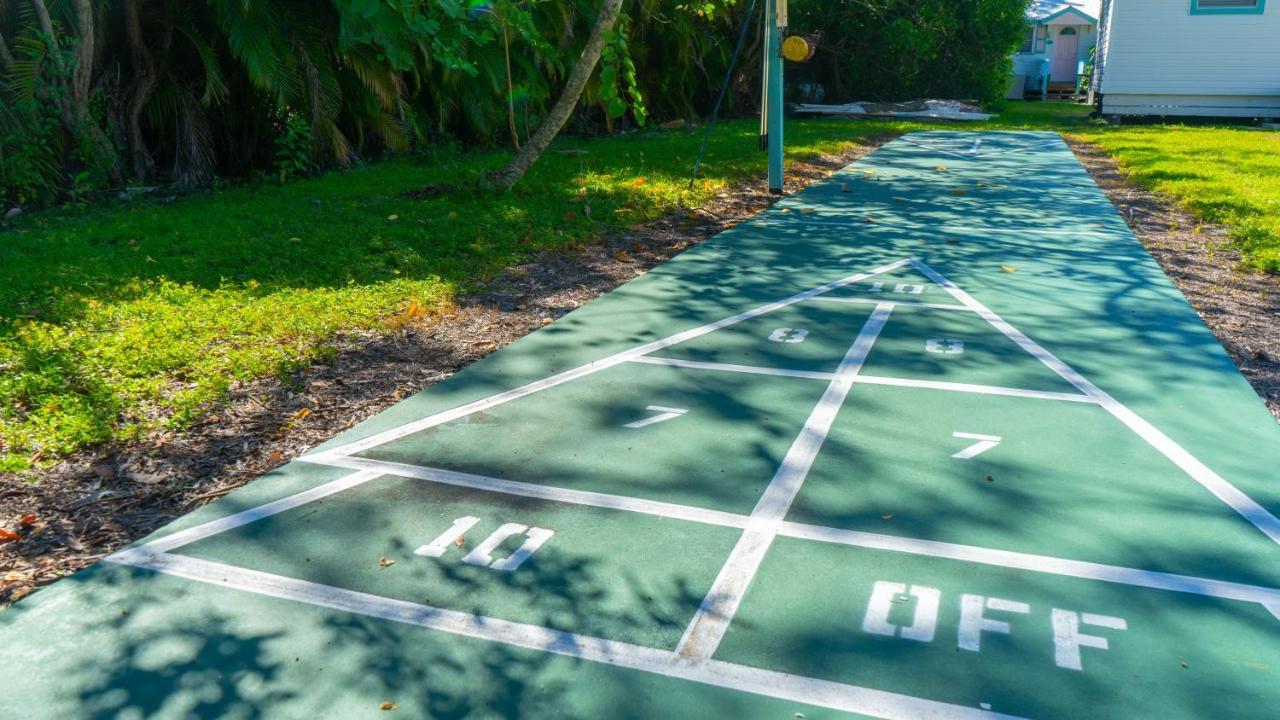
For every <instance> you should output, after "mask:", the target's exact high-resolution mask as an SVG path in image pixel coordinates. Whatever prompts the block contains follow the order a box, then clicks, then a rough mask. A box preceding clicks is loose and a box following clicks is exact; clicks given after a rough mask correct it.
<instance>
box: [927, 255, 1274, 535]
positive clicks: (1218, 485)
mask: <svg viewBox="0 0 1280 720" xmlns="http://www.w3.org/2000/svg"><path fill="white" fill-rule="evenodd" d="M911 264H912V265H914V266H915V268H916V269H917V270H919V271H920V272H922V273H924V274H925V275H927V276H928V277H929V279H930V280H933V281H934V282H936V283H938V284H939V285H941V286H942V287H943V288H945V289H946V291H947V292H949V293H951V296H952V297H954V298H955V299H957V300H959V301H960V302H962V303H964V304H965V305H966V306H968V307H969V308H971V309H972V310H973V311H974V312H976V313H978V314H979V315H981V316H982V317H983V319H985V320H986V321H987V322H989V323H991V325H993V326H994V327H995V328H996V329H997V330H999V331H1000V332H1002V333H1004V335H1005V337H1007V338H1009V339H1010V340H1012V341H1014V342H1015V343H1017V344H1018V345H1019V346H1020V347H1021V348H1022V349H1023V350H1026V351H1027V352H1028V353H1030V354H1031V355H1033V356H1034V357H1035V358H1036V359H1037V360H1039V361H1040V362H1042V363H1044V364H1045V365H1046V366H1047V367H1048V368H1049V369H1050V370H1053V371H1054V372H1056V373H1057V374H1058V375H1059V376H1061V377H1062V379H1064V380H1066V381H1067V382H1069V383H1071V384H1072V385H1074V386H1075V387H1076V389H1078V390H1079V391H1080V392H1082V393H1084V394H1085V395H1088V396H1089V397H1091V398H1093V400H1094V401H1095V402H1097V403H1098V404H1099V405H1101V406H1102V407H1103V408H1105V409H1106V411H1107V412H1109V413H1111V414H1112V415H1113V416H1115V418H1116V419H1117V420H1119V421H1120V422H1122V423H1124V424H1125V425H1127V426H1129V429H1130V430H1133V431H1134V432H1135V433H1137V434H1138V436H1139V437H1141V438H1142V439H1143V440H1146V441H1147V443H1148V444H1150V445H1151V446H1152V447H1154V448H1155V449H1156V450H1158V451H1160V453H1161V454H1163V455H1164V456H1165V457H1167V458H1169V459H1170V460H1172V461H1173V463H1174V464H1175V465H1177V466H1178V467H1180V468H1182V470H1183V472H1185V473H1187V474H1188V475H1190V476H1191V478H1192V479H1194V480H1195V481H1196V482H1198V483H1200V484H1201V485H1202V486H1204V488H1205V489H1206V490H1208V491H1209V492H1211V493H1213V494H1214V495H1216V496H1217V497H1218V499H1219V500H1221V501H1222V502H1224V503H1226V504H1227V505H1228V506H1229V507H1230V508H1231V509H1233V510H1235V511H1236V512H1237V513H1239V514H1240V516H1241V517H1243V518H1244V519H1245V520H1248V521H1249V522H1250V523H1252V524H1253V526H1254V527H1256V528H1258V529H1259V530H1261V531H1262V533H1263V534H1264V535H1266V536H1267V537H1269V538H1271V540H1272V542H1275V543H1277V544H1280V519H1277V518H1276V516H1275V515H1272V514H1271V513H1270V512H1268V511H1267V509H1266V508H1264V507H1262V506H1261V505H1259V504H1258V503H1257V502H1255V501H1254V500H1253V498H1250V497H1249V496H1248V495H1246V494H1244V493H1243V492H1242V491H1241V490H1240V489H1239V488H1237V487H1236V486H1234V485H1232V484H1231V483H1229V482H1227V481H1226V480H1225V479H1224V478H1223V477H1221V476H1220V475H1218V474H1217V473H1215V472H1214V471H1212V470H1210V469H1209V468H1208V467H1207V466H1206V465H1205V464H1204V463H1202V462H1200V461H1199V460H1197V459H1196V458H1195V457H1194V456H1192V455H1191V453H1189V452H1187V451H1186V450H1185V449H1183V447H1182V446H1181V445H1178V444H1177V443H1176V442H1174V441H1173V439H1172V438H1170V437H1169V436H1167V435H1165V434H1164V433H1163V432H1160V430H1159V429H1157V428H1156V427H1155V426H1154V425H1152V424H1151V423H1149V422H1147V421H1146V420H1143V419H1142V418H1141V417H1139V416H1138V414H1137V413H1135V412H1133V411H1132V410H1130V409H1129V408H1128V407H1125V406H1124V405H1123V404H1121V403H1120V401H1118V400H1116V399H1115V398H1113V397H1111V395H1109V394H1108V393H1106V392H1105V391H1103V390H1102V389H1101V388H1099V387H1098V386H1097V385H1094V384H1093V383H1092V382H1090V381H1089V380H1088V379H1086V378H1085V377H1084V376H1083V375H1081V374H1080V373H1078V372H1076V371H1075V370H1074V369H1073V368H1072V367H1071V366H1070V365H1067V364H1066V363H1064V362H1063V361H1062V360H1059V359H1058V357H1057V356H1056V355H1054V354H1053V353H1051V352H1049V351H1048V350H1046V349H1044V348H1043V347H1041V346H1040V344H1039V343H1037V342H1036V341H1034V340H1032V339H1031V338H1029V337H1027V336H1026V335H1024V334H1023V333H1022V331H1020V330H1018V329H1017V328H1015V327H1014V326H1012V325H1010V324H1009V323H1008V322H1006V321H1005V320H1004V319H1003V318H1001V317H1000V316H999V315H997V314H996V313H994V312H992V311H991V310H990V309H989V308H987V306H985V305H983V304H982V303H980V302H978V301H977V300H976V299H974V298H973V296H971V295H969V293H967V292H965V291H964V290H961V289H960V288H959V287H957V286H956V285H955V284H954V283H952V282H951V281H950V280H948V279H946V278H945V277H943V276H942V275H941V274H939V273H938V272H937V271H936V270H934V269H933V268H931V267H929V266H928V265H926V264H924V263H923V262H921V261H919V260H916V259H912V260H911Z"/></svg>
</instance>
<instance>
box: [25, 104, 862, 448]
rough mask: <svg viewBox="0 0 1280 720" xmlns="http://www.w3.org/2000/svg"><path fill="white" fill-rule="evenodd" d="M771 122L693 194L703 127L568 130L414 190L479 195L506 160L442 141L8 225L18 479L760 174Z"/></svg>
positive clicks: (808, 134)
mask: <svg viewBox="0 0 1280 720" xmlns="http://www.w3.org/2000/svg"><path fill="white" fill-rule="evenodd" d="M754 127H755V126H754V124H753V123H752V122H749V121H748V122H736V123H729V124H727V125H726V126H724V127H722V128H721V129H720V130H719V131H718V132H717V135H716V137H715V138H714V141H713V143H712V147H711V156H710V163H709V165H708V167H707V170H706V177H705V179H702V180H700V181H699V183H698V185H697V186H696V187H695V188H693V189H692V190H691V189H689V187H688V172H689V162H690V159H691V158H692V157H693V155H694V153H695V152H696V150H697V145H698V142H699V140H700V137H699V136H698V135H697V134H694V133H687V132H663V131H654V130H647V131H644V132H642V133H634V134H630V135H626V136H619V137H613V138H608V139H604V140H598V141H589V142H585V141H580V140H568V139H566V140H564V141H562V142H561V147H562V149H575V150H582V151H583V152H584V153H585V154H577V153H574V154H567V153H549V154H548V155H547V156H546V157H544V158H543V160H542V161H541V162H539V163H538V164H537V165H535V166H534V168H533V169H532V170H531V171H530V173H529V175H528V176H527V177H526V182H524V183H521V184H520V185H518V186H517V187H516V188H515V189H514V190H513V191H512V192H509V193H506V194H504V195H501V196H495V195H488V194H480V195H477V194H474V193H471V192H469V191H465V190H461V189H459V190H457V191H455V192H452V193H449V194H446V195H442V196H439V197H432V198H429V199H417V200H411V199H406V198H405V197H403V195H404V193H406V192H409V191H412V190H414V189H416V188H420V187H422V186H423V184H424V183H425V184H439V185H446V186H452V187H457V188H466V187H471V181H472V180H475V179H478V178H480V177H482V176H483V175H484V174H485V173H488V172H491V171H493V170H496V169H497V168H498V167H501V165H502V163H503V162H504V160H505V159H506V154H505V153H503V152H459V151H456V150H452V151H450V150H446V149H434V150H432V151H431V152H429V153H424V154H423V156H422V157H420V158H416V157H409V156H405V157H401V158H398V159H393V160H390V161H386V162H382V163H374V164H371V165H368V166H363V167H360V168H356V169H352V170H348V171H344V172H336V173H329V174H325V175H320V176H316V177H307V178H301V179H297V180H295V181H293V182H290V183H288V184H285V185H275V184H270V185H262V186H257V187H242V188H233V189H229V190H224V191H221V192H218V193H215V194H212V195H193V196H188V197H184V198H181V199H179V200H178V201H176V202H173V203H167V204H166V203H146V202H140V203H138V204H137V205H134V206H129V207H123V208H120V207H116V208H109V207H104V206H101V205H88V206H84V207H77V206H65V207H63V208H61V209H59V210H57V211H51V212H45V213H34V214H31V215H29V216H24V218H22V219H21V220H20V221H19V222H18V224H17V226H15V227H13V228H11V229H9V230H7V231H2V234H0V471H3V470H6V469H7V470H16V469H20V468H22V467H26V466H28V465H30V464H33V463H34V464H41V463H43V462H48V461H55V460H56V458H57V457H59V456H60V455H62V454H65V453H67V452H70V451H73V450H75V449H78V448H81V447H84V446H86V445H90V444H93V443H97V442H101V441H103V440H106V439H111V438H122V437H123V438H129V437H138V436H144V435H146V434H148V433H153V432H157V431H162V430H164V429H166V428H177V427H182V426H183V425H185V424H186V423H188V422H190V421H191V420H192V419H194V418H197V417H199V416H200V415H201V414H202V413H203V412H205V411H206V409H207V408H208V407H209V406H210V404H211V403H215V402H217V401H218V399H219V398H220V397H222V395H223V394H224V393H225V391H226V389H227V388H228V386H229V384H230V383H231V382H235V381H237V380H247V379H251V378H254V377H261V376H264V375H271V374H275V373H279V372H282V371H286V370H289V369H291V368H295V367H297V366H298V365H299V364H305V363H307V362H309V361H311V360H313V359H315V358H317V357H322V356H323V355H324V354H325V353H326V352H327V348H328V347H329V346H328V342H329V341H330V340H331V338H332V337H333V335H334V334H335V333H337V332H341V331H352V330H382V329H386V328H387V327H388V325H389V324H391V325H394V324H395V323H396V320H397V318H399V317H400V316H402V315H403V314H404V310H405V308H407V307H409V306H410V304H411V303H417V304H418V306H419V307H421V308H423V309H425V310H426V311H427V312H428V313H429V314H434V313H441V312H446V311H447V309H448V308H449V306H450V304H451V301H452V300H453V299H454V298H456V297H457V296H458V294H459V293H462V292H466V291H468V290H471V289H473V288H475V287H476V286H477V284H478V283H481V282H484V281H485V279H486V278H490V277H492V276H493V274H494V273H496V272H498V271H499V270H501V269H502V268H504V267H509V266H511V265H513V264H518V263H520V262H523V261H526V260H527V259H529V258H531V257H534V256H536V255H537V254H538V253H539V252H541V251H543V250H548V249H565V248H572V247H578V246H581V245H582V244H585V243H590V242H593V241H595V240H597V239H598V238H599V237H601V236H602V235H605V234H607V233H613V232H617V231H618V230H619V229H621V228H624V227H626V226H629V225H631V224H632V223H636V222H642V221H644V220H648V219H651V218H653V217H655V216H657V215H659V214H662V213H665V212H669V211H671V210H673V209H675V208H678V207H681V206H687V205H691V204H697V203H700V202H703V201H705V200H707V199H708V198H710V197H712V196H714V195H715V194H717V193H719V192H722V191H723V190H724V188H725V186H726V184H727V183H729V182H732V181H736V180H738V179H740V178H743V177H745V176H746V175H748V174H751V173H757V172H759V171H760V169H761V165H762V163H763V162H764V157H763V156H762V155H761V154H760V153H759V152H758V151H757V150H756V147H755V143H754V142H753V137H754V132H755V129H754ZM870 127H872V126H868V128H870ZM848 128H849V126H848V125H847V124H846V123H837V122H831V123H820V124H816V125H805V126H798V127H797V128H796V129H795V131H794V132H793V133H792V135H791V140H792V142H793V143H794V144H793V145H792V150H793V152H794V153H795V154H796V155H800V156H803V155H811V154H817V153H824V152H832V151H834V150H837V149H839V148H840V147H842V146H843V145H845V144H846V143H847V140H846V137H847V136H848V134H849V133H848ZM879 129H880V130H881V131H883V127H880V128H879ZM641 177H642V178H644V181H643V182H637V178H641ZM587 205H589V206H590V208H591V211H590V214H588V213H587V212H586V211H585V210H584V208H585V207H586V206H587Z"/></svg>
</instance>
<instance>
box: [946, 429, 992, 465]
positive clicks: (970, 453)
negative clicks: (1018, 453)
mask: <svg viewBox="0 0 1280 720" xmlns="http://www.w3.org/2000/svg"><path fill="white" fill-rule="evenodd" d="M951 437H957V438H960V439H961V440H977V441H978V442H976V443H974V444H972V445H970V446H969V447H967V448H965V449H963V450H961V451H960V452H958V453H956V454H954V455H952V456H951V457H952V459H954V460H972V459H973V458H976V457H978V456H979V455H981V454H982V453H984V452H986V451H988V450H990V449H991V448H993V447H995V446H997V445H999V444H1000V441H1001V440H1003V439H1004V438H1002V437H1000V436H999V435H979V434H978V433H967V432H955V433H951Z"/></svg>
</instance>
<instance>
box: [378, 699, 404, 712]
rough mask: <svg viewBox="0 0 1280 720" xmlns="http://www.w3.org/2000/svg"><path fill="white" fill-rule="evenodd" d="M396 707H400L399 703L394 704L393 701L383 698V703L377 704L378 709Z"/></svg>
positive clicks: (393, 708)
mask: <svg viewBox="0 0 1280 720" xmlns="http://www.w3.org/2000/svg"><path fill="white" fill-rule="evenodd" d="M398 707H400V706H399V705H396V704H395V703H393V702H391V701H390V700H384V701H383V703H382V704H381V705H379V706H378V709H379V710H395V709H396V708H398Z"/></svg>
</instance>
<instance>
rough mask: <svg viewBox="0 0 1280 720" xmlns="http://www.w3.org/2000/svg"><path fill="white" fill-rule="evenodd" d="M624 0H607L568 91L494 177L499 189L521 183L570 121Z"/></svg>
mask: <svg viewBox="0 0 1280 720" xmlns="http://www.w3.org/2000/svg"><path fill="white" fill-rule="evenodd" d="M622 3H623V0H605V2H604V5H603V6H601V8H600V15H599V16H597V17H596V25H595V28H593V29H592V30H591V37H590V38H589V39H588V40H587V46H586V47H585V48H583V49H582V56H581V57H579V58H578V63H577V64H576V65H574V66H573V71H572V72H571V73H569V79H568V80H567V81H566V82H565V86H564V90H563V91H561V93H560V97H559V98H558V99H557V100H556V104H555V105H553V106H551V111H550V112H549V113H547V117H546V118H544V119H543V121H542V124H540V125H538V129H537V130H535V131H534V132H533V135H531V136H530V137H529V139H528V140H526V141H525V144H524V147H523V148H521V150H520V152H518V153H516V156H515V157H514V158H512V159H511V162H510V163H508V164H507V166H506V167H505V168H503V169H502V170H500V171H498V172H497V173H496V174H494V175H493V176H492V177H491V178H490V180H491V182H492V183H493V187H494V189H495V190H497V191H499V192H502V191H506V190H509V189H510V188H511V186H513V185H515V184H516V183H517V182H520V178H522V177H524V174H525V173H526V172H528V171H529V168H530V167H532V166H533V164H534V163H535V162H537V160H538V158H539V157H541V156H542V153H543V152H545V151H546V149H547V148H548V147H550V145H551V141H552V140H555V138H556V135H558V134H559V133H560V130H561V129H562V128H564V124H565V123H566V122H568V121H569V116H570V115H572V114H573V108H574V106H575V105H577V104H578V98H580V97H582V90H583V88H585V87H586V86H587V81H588V80H590V79H591V74H592V73H593V72H595V69H596V63H598V62H600V55H601V53H603V52H604V44H605V36H606V35H608V34H609V31H610V30H612V29H613V26H614V23H616V22H617V20H618V13H619V12H620V11H621V10H622Z"/></svg>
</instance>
